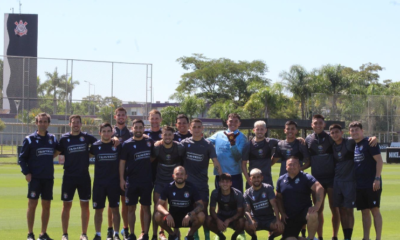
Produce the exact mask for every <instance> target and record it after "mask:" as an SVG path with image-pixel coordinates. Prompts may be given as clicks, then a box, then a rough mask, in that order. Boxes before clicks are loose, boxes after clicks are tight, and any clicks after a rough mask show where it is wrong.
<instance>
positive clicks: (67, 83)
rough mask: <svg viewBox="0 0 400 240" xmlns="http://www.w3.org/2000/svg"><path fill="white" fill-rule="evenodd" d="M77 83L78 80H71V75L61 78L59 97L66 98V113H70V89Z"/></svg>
mask: <svg viewBox="0 0 400 240" xmlns="http://www.w3.org/2000/svg"><path fill="white" fill-rule="evenodd" d="M76 85H79V81H73V80H72V77H69V78H68V80H67V79H63V80H62V81H61V82H60V85H59V88H60V89H61V91H60V98H61V99H67V106H66V112H67V113H72V112H71V106H72V91H73V90H74V89H75V86H76Z"/></svg>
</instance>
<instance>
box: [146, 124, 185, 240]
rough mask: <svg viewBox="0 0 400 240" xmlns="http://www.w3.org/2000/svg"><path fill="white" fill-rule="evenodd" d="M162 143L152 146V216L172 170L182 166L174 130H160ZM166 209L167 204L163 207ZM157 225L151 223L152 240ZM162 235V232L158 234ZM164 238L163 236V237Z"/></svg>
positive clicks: (170, 180) (180, 152) (180, 153)
mask: <svg viewBox="0 0 400 240" xmlns="http://www.w3.org/2000/svg"><path fill="white" fill-rule="evenodd" d="M162 139H163V140H162V143H160V144H158V145H155V146H154V154H153V155H154V157H155V158H156V159H155V161H157V176H156V180H155V186H154V193H153V202H154V216H155V214H156V212H157V202H158V200H159V198H160V194H161V193H162V191H163V190H164V188H165V187H166V186H167V185H168V184H169V183H171V182H172V181H173V179H172V176H173V171H174V168H175V167H177V166H179V165H181V164H182V157H181V156H182V151H183V147H182V146H181V145H179V144H178V143H177V142H174V141H173V139H174V129H173V128H172V127H168V126H164V127H163V128H162ZM164 207H165V208H167V203H165V205H164ZM157 228H158V223H157V222H156V221H153V239H154V238H155V239H157ZM160 234H161V235H164V233H163V232H161V233H160ZM164 236H165V235H164Z"/></svg>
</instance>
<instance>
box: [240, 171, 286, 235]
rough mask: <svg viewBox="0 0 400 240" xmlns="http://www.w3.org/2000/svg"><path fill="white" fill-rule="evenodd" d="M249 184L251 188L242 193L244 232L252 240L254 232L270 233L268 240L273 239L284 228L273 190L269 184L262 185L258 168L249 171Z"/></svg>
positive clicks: (261, 176)
mask: <svg viewBox="0 0 400 240" xmlns="http://www.w3.org/2000/svg"><path fill="white" fill-rule="evenodd" d="M250 182H251V184H252V185H251V187H250V188H249V189H247V190H246V192H245V193H244V200H245V201H246V210H245V217H246V220H247V221H246V224H245V230H246V232H247V233H248V234H249V235H250V236H251V239H252V240H257V235H256V232H257V231H260V230H267V231H270V232H271V235H270V237H269V239H274V238H275V237H276V236H279V235H281V234H282V232H283V228H284V227H283V224H282V222H281V220H280V219H279V209H278V206H277V204H276V200H275V193H274V188H273V187H272V186H271V185H270V184H267V183H263V174H262V172H261V170H260V169H258V168H254V169H252V170H251V172H250Z"/></svg>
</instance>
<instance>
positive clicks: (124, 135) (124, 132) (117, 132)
mask: <svg viewBox="0 0 400 240" xmlns="http://www.w3.org/2000/svg"><path fill="white" fill-rule="evenodd" d="M113 132H114V134H113V137H117V138H118V139H119V142H120V144H122V143H123V142H125V141H126V140H128V139H129V138H131V137H133V133H132V132H131V131H129V130H128V128H127V127H126V126H125V127H124V128H122V129H119V128H118V127H117V126H114V129H113Z"/></svg>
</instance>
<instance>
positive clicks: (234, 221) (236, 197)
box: [205, 173, 244, 240]
mask: <svg viewBox="0 0 400 240" xmlns="http://www.w3.org/2000/svg"><path fill="white" fill-rule="evenodd" d="M220 177H221V179H220V181H219V188H217V189H214V190H213V191H212V193H211V198H210V215H211V216H208V217H207V219H206V223H205V224H206V225H207V227H208V228H209V229H210V230H211V231H212V232H214V233H216V234H217V235H218V237H219V239H220V240H225V239H226V237H225V235H224V234H223V232H225V231H226V229H227V228H228V227H230V228H232V229H234V230H235V232H234V233H233V234H232V236H231V240H236V238H237V236H238V235H239V234H240V233H241V232H242V231H243V230H244V218H243V203H244V199H243V195H242V192H240V191H239V190H237V189H236V188H233V187H232V177H231V175H230V174H229V173H223V174H221V176H220ZM217 204H218V213H217V212H216V211H215V208H216V207H217Z"/></svg>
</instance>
